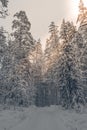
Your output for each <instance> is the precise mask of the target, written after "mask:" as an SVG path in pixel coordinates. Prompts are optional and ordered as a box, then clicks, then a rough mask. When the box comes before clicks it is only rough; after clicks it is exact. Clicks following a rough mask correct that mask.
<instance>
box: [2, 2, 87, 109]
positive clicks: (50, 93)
mask: <svg viewBox="0 0 87 130" xmlns="http://www.w3.org/2000/svg"><path fill="white" fill-rule="evenodd" d="M1 2H2V1H1ZM4 2H6V3H3V2H2V7H3V8H4V6H5V7H6V8H7V5H8V4H7V3H8V1H7V0H6V1H4ZM2 14H3V13H2ZM2 14H1V16H2V17H3V15H2ZM4 14H5V16H6V15H7V11H6V13H4ZM13 18H14V20H13V21H12V33H11V34H10V38H8V35H6V34H8V33H6V31H5V30H4V28H3V27H1V28H0V103H1V104H9V105H16V106H29V105H36V106H42V107H43V106H50V105H61V106H62V107H64V108H66V109H74V108H78V109H79V108H80V107H81V106H84V105H85V104H86V101H87V8H86V7H84V4H83V1H82V0H80V4H79V15H78V18H77V22H79V27H78V28H77V27H76V26H75V25H74V23H73V22H70V21H66V20H65V19H63V20H62V23H61V26H60V28H59V27H58V26H57V25H56V24H55V22H53V21H52V22H51V23H50V25H49V34H50V36H49V38H48V39H46V47H45V51H44V52H43V51H42V44H41V41H40V39H38V40H37V41H36V40H35V39H34V38H33V36H32V34H31V32H30V29H31V23H30V21H29V20H28V18H27V16H26V12H25V11H19V12H17V13H15V14H14V17H13Z"/></svg>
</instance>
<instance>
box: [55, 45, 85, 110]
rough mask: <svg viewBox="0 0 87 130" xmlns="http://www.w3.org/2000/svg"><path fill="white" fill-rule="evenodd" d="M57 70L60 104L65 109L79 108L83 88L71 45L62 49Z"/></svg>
mask: <svg viewBox="0 0 87 130" xmlns="http://www.w3.org/2000/svg"><path fill="white" fill-rule="evenodd" d="M57 68H58V71H57V73H58V86H59V92H60V104H61V105H62V106H63V107H65V108H75V107H78V108H79V107H80V104H82V105H84V94H83V88H82V86H81V84H80V83H81V82H80V77H79V75H78V74H79V72H78V70H77V62H76V60H75V54H74V51H73V45H72V44H70V45H67V46H66V47H65V48H64V52H63V54H62V56H61V57H60V58H59V64H58V67H57Z"/></svg>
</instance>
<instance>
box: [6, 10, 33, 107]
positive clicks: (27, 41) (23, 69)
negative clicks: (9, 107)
mask: <svg viewBox="0 0 87 130" xmlns="http://www.w3.org/2000/svg"><path fill="white" fill-rule="evenodd" d="M14 17H15V19H14V21H13V25H12V29H13V33H12V34H11V35H12V38H13V41H12V42H11V44H10V45H9V54H7V56H6V57H7V58H6V57H5V60H4V61H5V63H6V64H8V65H7V66H8V67H7V69H8V76H7V73H6V71H7V69H6V68H5V67H6V65H4V68H5V73H6V75H5V76H6V77H7V82H8V83H10V84H8V86H7V87H8V92H7V93H6V95H5V99H6V101H7V102H9V103H12V104H15V105H24V106H25V105H26V106H27V105H30V104H34V97H35V88H34V82H33V76H32V67H31V63H30V61H29V58H28V56H29V53H30V50H32V49H33V47H34V39H33V37H32V35H31V33H30V27H31V24H30V22H29V21H28V18H27V16H26V13H25V12H24V11H20V12H19V13H16V14H15V15H14ZM8 55H9V57H8ZM9 58H11V59H9ZM6 59H7V61H6ZM9 60H11V62H10V63H8V61H9ZM9 66H10V68H9ZM4 68H3V69H4Z"/></svg>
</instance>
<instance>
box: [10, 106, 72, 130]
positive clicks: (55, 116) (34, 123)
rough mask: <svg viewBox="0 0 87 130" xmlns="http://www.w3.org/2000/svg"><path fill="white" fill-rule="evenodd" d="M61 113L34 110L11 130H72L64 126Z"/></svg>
mask: <svg viewBox="0 0 87 130" xmlns="http://www.w3.org/2000/svg"><path fill="white" fill-rule="evenodd" d="M60 113H61V112H58V113H56V111H55V110H54V111H53V110H47V109H46V110H45V108H44V109H41V110H39V111H38V110H36V111H34V112H33V113H32V116H31V115H30V116H29V117H28V118H27V119H26V120H24V121H23V122H22V123H20V124H19V125H17V126H16V127H14V128H12V129H11V130H66V129H67V130H73V129H70V127H68V126H67V125H66V121H65V120H64V119H63V116H62V115H61V114H60Z"/></svg>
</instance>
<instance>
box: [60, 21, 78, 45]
mask: <svg viewBox="0 0 87 130" xmlns="http://www.w3.org/2000/svg"><path fill="white" fill-rule="evenodd" d="M75 33H76V27H75V26H74V24H73V22H69V21H67V22H65V20H64V19H63V21H62V24H61V28H60V39H61V40H62V41H63V43H64V44H65V43H66V44H67V43H68V42H70V41H71V40H72V38H73V37H74V35H75Z"/></svg>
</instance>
